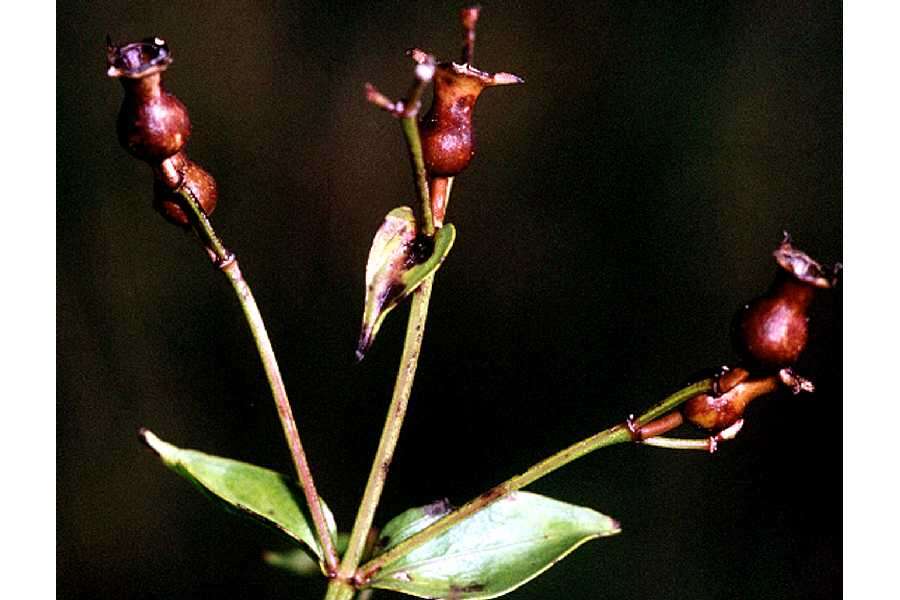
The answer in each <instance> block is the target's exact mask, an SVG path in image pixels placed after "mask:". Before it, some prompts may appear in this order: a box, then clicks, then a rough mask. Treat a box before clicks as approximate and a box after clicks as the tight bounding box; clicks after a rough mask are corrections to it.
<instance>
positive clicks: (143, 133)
mask: <svg viewBox="0 0 900 600" xmlns="http://www.w3.org/2000/svg"><path fill="white" fill-rule="evenodd" d="M106 56H107V63H108V65H109V69H108V70H107V72H106V73H107V75H109V76H110V77H115V78H118V79H119V81H121V82H122V87H123V88H124V89H125V98H124V99H123V100H122V107H121V109H120V110H119V117H118V121H117V123H116V130H117V133H118V136H119V143H120V144H122V146H123V147H124V148H125V149H126V150H128V151H129V152H130V153H131V154H132V155H133V156H135V157H136V158H139V159H141V160H145V161H147V162H151V163H157V162H160V161H162V160H165V159H166V158H168V157H170V156H172V155H173V154H175V153H176V152H178V151H180V150H181V149H182V148H184V145H185V144H186V143H187V141H188V138H189V137H190V135H191V121H190V118H189V117H188V111H187V108H185V106H184V104H182V103H181V101H180V100H179V99H178V98H176V97H175V96H174V95H172V94H170V93H169V92H168V91H167V90H166V89H165V86H164V85H163V82H162V73H163V72H164V71H165V70H166V69H167V68H168V67H169V65H170V64H172V55H171V53H170V52H169V47H168V45H167V44H166V42H165V41H163V40H161V39H160V38H147V39H145V40H143V41H140V42H133V43H129V44H123V45H119V46H114V45H113V44H112V42H111V41H110V40H109V38H107V51H106Z"/></svg>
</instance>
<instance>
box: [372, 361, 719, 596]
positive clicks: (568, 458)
mask: <svg viewBox="0 0 900 600" xmlns="http://www.w3.org/2000/svg"><path fill="white" fill-rule="evenodd" d="M712 385H713V380H712V379H704V380H702V381H698V382H697V383H694V384H691V385H689V386H687V387H685V388H682V389H680V390H678V391H677V392H675V393H674V394H672V395H671V396H669V397H667V398H666V399H665V400H663V401H662V402H660V403H659V404H657V405H655V406H654V407H652V408H651V409H650V410H648V411H647V412H645V413H644V414H642V415H641V416H640V417H638V419H636V420H635V421H633V425H636V426H637V427H640V425H641V424H646V423H649V422H650V421H652V420H653V419H655V418H656V417H658V416H660V415H661V414H664V413H667V412H669V411H671V410H673V409H674V408H676V407H677V406H679V405H681V404H683V403H684V402H686V401H687V400H689V399H690V398H693V397H694V396H696V395H697V394H702V393H705V392H709V391H711V390H712ZM633 435H634V434H633V432H632V429H629V425H628V424H627V423H623V424H619V425H616V426H614V427H610V428H609V429H606V430H604V431H601V432H600V433H597V434H594V435H592V436H591V437H589V438H586V439H584V440H581V441H580V442H577V443H575V444H572V445H571V446H569V447H568V448H566V449H565V450H562V451H560V452H557V453H556V454H554V455H553V456H551V457H549V458H546V459H544V460H542V461H541V462H539V463H537V464H535V465H533V466H532V467H531V468H529V469H528V470H527V471H525V472H524V473H522V474H521V475H516V476H515V477H512V478H510V479H507V480H506V481H504V482H503V483H501V484H499V485H497V486H495V487H493V488H491V489H490V490H488V491H487V492H485V493H484V494H481V495H480V496H478V497H477V498H475V499H473V500H470V501H469V502H467V503H466V504H464V505H463V506H461V507H459V508H458V509H456V510H455V511H453V512H451V513H450V514H448V515H447V516H445V517H443V518H442V519H440V520H438V521H435V522H434V523H432V524H431V525H429V526H428V527H426V528H425V529H423V530H421V531H420V532H418V533H416V534H414V535H412V536H410V537H409V538H407V539H405V540H403V541H402V542H400V543H399V544H397V545H396V546H394V547H393V548H391V549H390V550H388V551H387V552H385V553H384V554H381V555H379V556H377V557H375V558H374V559H372V560H370V561H369V562H367V563H366V564H364V565H363V566H362V567H360V569H359V572H358V573H357V580H358V581H360V582H361V583H363V584H365V582H367V581H369V580H370V579H371V578H372V576H373V575H375V574H376V573H377V572H378V571H379V570H381V568H382V567H384V566H385V565H387V564H390V563H391V562H393V561H395V560H397V559H398V558H400V557H402V556H406V555H407V554H409V553H410V552H412V551H413V550H415V549H416V548H418V547H419V546H421V545H423V544H425V543H426V542H428V541H429V540H432V539H434V538H435V537H437V536H439V535H440V534H442V533H444V532H445V531H447V530H448V529H450V528H451V527H453V526H454V525H456V524H457V523H459V522H460V521H463V520H464V519H467V518H468V517H470V516H472V515H473V514H475V513H477V512H478V511H480V510H483V509H485V508H487V507H488V506H490V505H491V504H493V503H494V502H496V501H497V500H499V499H500V498H503V497H504V496H506V495H507V494H509V493H510V492H514V491H516V490H519V489H521V488H524V487H525V486H527V485H529V484H531V483H534V482H535V481H537V480H538V479H540V478H541V477H544V476H545V475H547V474H549V473H552V472H553V471H555V470H557V469H559V468H560V467H562V466H564V465H567V464H569V463H570V462H572V461H573V460H575V459H577V458H581V457H582V456H584V455H585V454H588V453H590V452H593V451H594V450H597V449H599V448H604V447H606V446H612V445H614V444H621V443H623V442H631V441H633V439H634V438H633Z"/></svg>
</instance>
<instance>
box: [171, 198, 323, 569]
mask: <svg viewBox="0 0 900 600" xmlns="http://www.w3.org/2000/svg"><path fill="white" fill-rule="evenodd" d="M179 192H180V194H181V196H182V198H183V199H184V202H183V203H182V204H183V205H186V206H187V208H188V209H190V215H191V216H192V217H193V218H192V222H193V224H194V230H195V231H196V232H197V234H198V235H199V236H200V238H201V240H202V241H203V243H204V246H205V247H206V249H207V251H208V252H209V253H210V254H211V256H212V257H213V261H214V262H215V263H216V265H217V266H218V267H219V269H220V270H221V271H222V272H223V273H225V275H226V276H227V277H228V281H229V282H230V283H231V287H232V289H234V293H235V295H236V296H237V299H238V302H239V303H240V305H241V309H243V311H244V317H245V318H246V319H247V324H248V325H249V326H250V331H251V333H252V334H253V339H254V341H255V342H256V349H257V351H258V352H259V358H260V360H261V361H262V365H263V370H264V371H265V373H266V378H267V379H268V381H269V387H270V388H271V390H272V398H273V399H274V400H275V407H276V409H277V410H278V419H279V420H280V421H281V427H282V429H283V430H284V437H285V439H286V440H287V444H288V448H289V449H290V452H291V458H292V459H293V461H294V467H295V468H296V470H297V477H298V478H299V480H300V487H301V488H303V493H304V495H305V497H306V503H307V505H308V506H309V513H310V516H311V517H312V521H313V524H314V526H315V529H316V533H317V535H318V537H319V544H320V545H321V547H322V554H323V560H324V562H325V568H326V570H327V571H328V572H329V573H336V572H337V569H338V556H337V551H336V550H335V547H334V542H333V540H332V539H331V534H330V533H329V532H328V525H327V522H326V520H325V513H324V512H323V511H322V506H321V500H320V498H319V494H318V493H317V492H316V485H315V483H314V481H313V476H312V473H311V472H310V469H309V463H308V461H307V460H306V453H305V452H304V450H303V444H301V442H300V434H299V432H298V431H297V424H296V422H295V421H294V415H293V412H292V411H291V404H290V402H289V401H288V397H287V390H286V389H285V386H284V380H283V379H282V377H281V371H280V370H279V369H278V362H277V360H276V359H275V351H274V350H273V349H272V343H271V342H270V341H269V334H268V333H267V332H266V326H265V323H264V322H263V318H262V315H261V314H260V312H259V307H258V306H257V305H256V300H255V299H254V298H253V293H252V292H251V291H250V286H249V285H247V282H246V280H245V279H244V277H243V275H242V273H241V268H240V266H239V265H238V261H237V258H236V257H235V255H234V254H233V253H231V252H229V251H228V250H227V249H226V248H225V245H224V244H223V243H222V242H221V241H220V240H219V238H218V236H217V235H216V233H215V231H214V230H213V227H212V224H211V223H210V222H209V218H208V217H207V216H206V213H204V212H203V209H202V208H201V207H200V205H199V204H198V203H197V201H196V199H195V198H194V197H193V196H192V195H191V194H190V193H189V192H188V191H187V190H186V189H185V188H184V187H182V188H181V189H180V190H179Z"/></svg>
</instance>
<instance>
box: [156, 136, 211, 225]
mask: <svg viewBox="0 0 900 600" xmlns="http://www.w3.org/2000/svg"><path fill="white" fill-rule="evenodd" d="M173 172H174V173H176V174H177V175H175V176H174V177H173V176H172V175H171V173H173ZM173 183H174V185H173ZM182 192H185V193H187V194H188V195H190V196H191V197H192V198H193V199H194V200H196V201H197V203H198V204H199V205H200V208H201V209H203V212H204V213H205V214H207V215H209V214H211V213H212V212H213V210H215V208H216V201H217V200H218V198H219V193H218V188H217V186H216V180H215V179H214V178H213V176H212V175H210V174H209V173H207V172H206V171H205V170H204V169H203V167H201V166H200V165H198V164H197V163H195V162H194V161H192V160H190V159H189V158H187V157H186V156H185V155H184V153H178V154H177V155H175V156H173V157H171V159H169V160H167V161H166V162H165V163H164V169H160V170H157V171H156V179H155V181H154V183H153V208H155V209H156V211H157V212H158V213H159V214H161V215H162V216H163V218H165V219H166V220H167V221H169V222H170V223H173V224H175V225H180V226H182V227H185V226H188V225H189V224H190V219H189V218H188V215H187V213H186V212H185V211H184V208H183V205H184V202H186V200H185V199H184V198H183V197H182V196H181V193H182Z"/></svg>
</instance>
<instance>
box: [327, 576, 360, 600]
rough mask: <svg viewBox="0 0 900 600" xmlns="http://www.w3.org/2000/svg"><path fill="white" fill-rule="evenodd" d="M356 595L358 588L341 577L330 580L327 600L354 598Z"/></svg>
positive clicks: (349, 599) (350, 599)
mask: <svg viewBox="0 0 900 600" xmlns="http://www.w3.org/2000/svg"><path fill="white" fill-rule="evenodd" d="M354 595H356V589H355V588H354V587H353V586H352V585H350V584H349V583H347V582H346V581H341V580H340V579H332V580H331V581H329V582H328V591H327V592H325V600H352V598H353V596H354Z"/></svg>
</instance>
